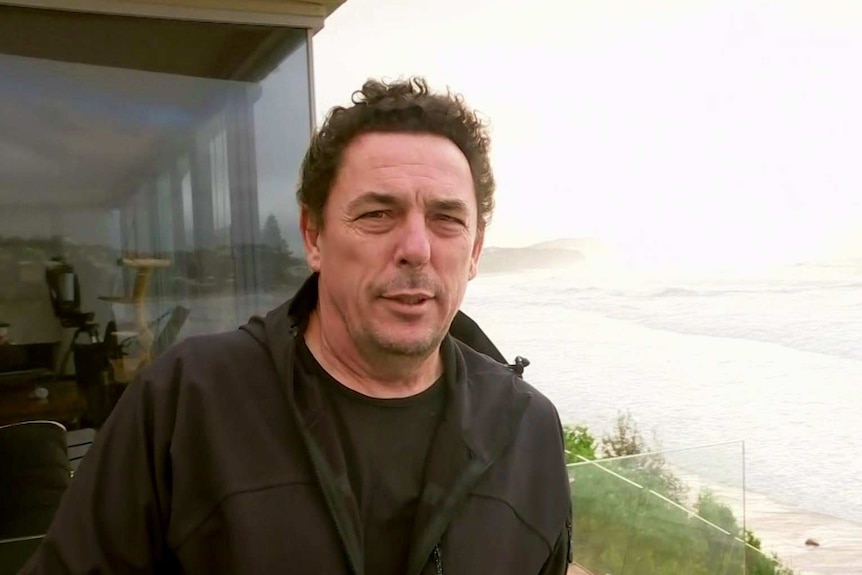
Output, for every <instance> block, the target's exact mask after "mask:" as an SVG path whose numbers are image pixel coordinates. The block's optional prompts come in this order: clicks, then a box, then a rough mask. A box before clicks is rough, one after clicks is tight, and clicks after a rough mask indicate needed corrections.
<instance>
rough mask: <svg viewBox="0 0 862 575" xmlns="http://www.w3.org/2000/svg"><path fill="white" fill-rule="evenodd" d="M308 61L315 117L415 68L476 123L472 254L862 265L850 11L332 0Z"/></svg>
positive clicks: (857, 96)
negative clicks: (479, 117) (485, 206)
mask: <svg viewBox="0 0 862 575" xmlns="http://www.w3.org/2000/svg"><path fill="white" fill-rule="evenodd" d="M314 50H315V52H314V66H315V88H316V103H317V118H318V120H320V119H322V117H323V115H324V114H325V113H326V111H327V110H329V109H330V108H331V107H332V106H333V105H337V104H344V103H347V102H348V101H349V98H350V95H351V93H352V91H353V90H355V89H357V88H358V87H360V86H361V84H362V82H363V81H364V80H365V79H366V78H368V77H383V78H390V79H391V78H396V77H405V76H408V75H414V74H415V75H420V76H424V77H426V78H427V79H428V80H429V82H430V83H431V85H432V87H434V88H436V89H445V88H446V87H451V89H453V90H454V91H456V92H460V93H462V94H464V96H465V97H466V99H467V101H468V103H470V104H471V105H473V106H475V107H476V108H477V109H479V110H480V111H481V112H482V113H483V114H484V115H485V116H486V117H487V118H488V119H489V121H490V123H491V128H492V138H493V149H492V161H493V165H494V170H495V173H496V176H497V190H498V191H497V208H496V211H495V215H494V218H493V221H492V224H491V226H490V228H489V230H488V235H487V238H486V245H487V246H496V247H516V246H528V245H531V244H534V243H537V242H542V241H547V240H554V239H558V238H569V237H578V238H580V237H590V238H597V239H599V240H601V241H603V242H606V243H607V244H609V245H612V246H614V247H615V248H616V249H618V250H619V252H620V253H621V254H622V255H623V257H624V259H625V260H626V261H629V262H631V263H632V264H635V265H638V266H646V267H650V266H657V267H678V268H683V269H687V268H690V267H704V266H705V267H716V268H718V267H738V268H756V267H758V266H775V265H782V264H792V263H796V262H798V261H809V260H821V259H828V258H830V257H836V258H837V257H849V256H851V255H858V256H862V217H860V215H862V207H860V201H859V199H858V196H859V195H860V194H859V192H860V191H862V170H859V169H858V168H857V167H856V163H857V161H856V153H857V151H858V150H859V149H862V108H860V107H859V106H858V102H860V101H862V78H860V77H859V75H858V74H852V70H853V69H855V67H856V62H855V60H856V57H855V56H856V54H859V53H862V5H856V6H853V5H849V4H848V3H843V2H838V1H824V2H819V3H817V7H816V8H814V7H813V6H812V5H810V4H808V3H805V2H790V1H788V2H781V3H779V2H764V3H753V2H742V1H739V0H726V1H722V2H715V1H713V2H701V3H696V4H693V3H684V2H677V1H673V0H664V1H651V2H649V3H647V4H644V3H643V2H632V1H628V2H621V3H614V4H613V5H609V4H607V3H586V2H583V1H575V2H567V3H562V2H553V1H550V0H539V1H537V2H534V3H531V4H530V5H529V6H526V5H524V3H515V2H506V1H498V0H468V1H466V2H458V1H456V0H434V1H433V2H432V1H430V0H416V1H411V2H406V3H405V2H398V1H397V0H348V2H347V3H346V4H345V5H343V6H342V7H340V8H339V9H338V10H337V11H336V12H335V13H334V14H333V15H332V16H331V17H330V18H329V19H328V20H327V25H326V27H325V29H324V30H322V31H321V32H320V33H318V35H317V36H316V39H315V48H314Z"/></svg>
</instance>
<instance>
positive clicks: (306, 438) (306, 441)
mask: <svg viewBox="0 0 862 575" xmlns="http://www.w3.org/2000/svg"><path fill="white" fill-rule="evenodd" d="M297 333H298V332H297V331H296V330H295V329H294V331H293V334H292V335H293V336H294V337H296V336H297ZM288 377H289V380H288V381H287V382H286V383H287V384H288V385H293V372H292V370H291V373H289V374H288ZM291 409H292V411H293V415H294V419H295V420H296V425H297V428H298V429H299V432H300V434H301V435H302V444H303V446H304V447H305V454H306V455H307V456H308V460H309V462H310V463H311V468H312V469H313V470H314V477H315V478H316V479H317V485H318V486H319V487H320V491H321V492H322V493H321V494H322V495H323V500H324V501H325V502H326V508H327V509H328V510H329V516H330V518H331V519H332V522H333V523H334V524H335V531H336V532H337V533H338V537H339V539H340V540H341V542H342V545H344V547H345V554H346V555H347V563H348V564H349V565H350V571H351V572H352V573H353V574H354V575H363V571H360V568H359V566H358V565H356V564H355V562H354V561H353V557H352V556H351V554H350V552H349V551H348V550H347V549H346V547H347V538H346V537H345V533H344V529H343V528H342V525H341V522H340V521H339V520H338V518H337V515H336V513H335V509H334V507H333V505H334V504H333V503H332V501H330V498H329V497H328V496H327V494H326V493H327V491H326V487H325V486H324V479H323V476H322V475H321V474H320V468H319V466H318V464H317V461H316V460H315V458H314V455H313V454H312V451H311V444H312V442H313V441H314V440H313V438H312V437H311V435H310V434H309V432H308V430H307V429H306V428H305V423H304V422H303V420H302V416H301V414H300V413H299V410H298V409H297V408H296V406H295V405H292V404H291Z"/></svg>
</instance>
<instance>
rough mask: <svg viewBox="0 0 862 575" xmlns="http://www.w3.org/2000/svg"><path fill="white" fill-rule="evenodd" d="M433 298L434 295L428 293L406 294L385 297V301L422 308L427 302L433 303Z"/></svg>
mask: <svg viewBox="0 0 862 575" xmlns="http://www.w3.org/2000/svg"><path fill="white" fill-rule="evenodd" d="M433 298H434V296H433V295H431V294H426V293H415V294H414V293H406V294H393V295H386V296H383V299H385V300H388V301H391V302H394V303H399V304H402V305H406V306H420V305H422V304H424V303H425V302H428V301H431V300H432V299H433Z"/></svg>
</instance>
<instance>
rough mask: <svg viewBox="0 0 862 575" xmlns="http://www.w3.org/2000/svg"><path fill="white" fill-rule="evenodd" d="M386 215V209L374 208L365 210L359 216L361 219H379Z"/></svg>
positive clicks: (387, 213)
mask: <svg viewBox="0 0 862 575" xmlns="http://www.w3.org/2000/svg"><path fill="white" fill-rule="evenodd" d="M388 215H389V212H387V211H386V210H374V211H371V212H365V213H364V214H362V215H361V216H359V218H360V219H363V220H380V219H383V218H385V217H386V216H388Z"/></svg>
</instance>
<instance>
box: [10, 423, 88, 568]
mask: <svg viewBox="0 0 862 575" xmlns="http://www.w3.org/2000/svg"><path fill="white" fill-rule="evenodd" d="M70 480H71V466H70V464H69V452H68V446H67V441H66V428H65V427H63V426H62V425H60V424H59V423H56V422H53V421H27V422H24V423H14V424H12V425H5V426H2V427H0V493H2V494H3V496H2V497H0V575H5V574H6V573H15V572H17V571H18V569H20V568H21V567H22V566H23V565H24V563H25V562H26V561H27V559H29V557H30V555H32V553H33V552H34V551H35V550H36V548H37V547H38V546H39V543H40V542H41V539H42V538H43V537H44V536H45V533H46V532H47V531H48V527H49V526H50V525H51V521H52V520H53V518H54V513H55V512H56V511H57V507H58V506H59V505H60V500H61V499H62V497H63V493H65V491H66V489H67V487H68V486H69V482H70Z"/></svg>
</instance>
